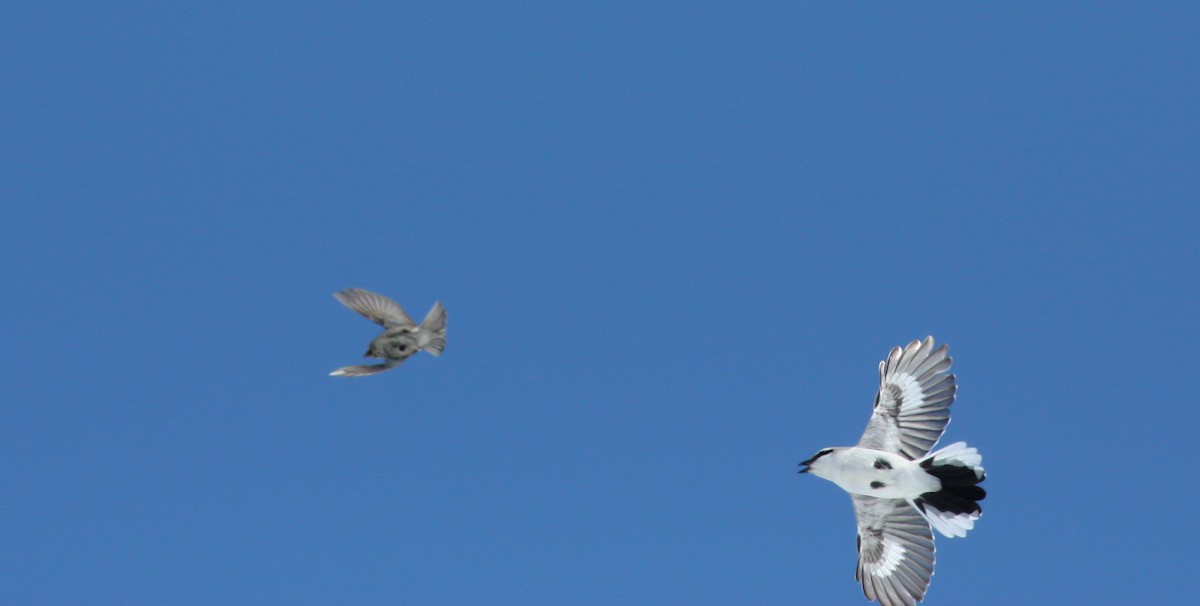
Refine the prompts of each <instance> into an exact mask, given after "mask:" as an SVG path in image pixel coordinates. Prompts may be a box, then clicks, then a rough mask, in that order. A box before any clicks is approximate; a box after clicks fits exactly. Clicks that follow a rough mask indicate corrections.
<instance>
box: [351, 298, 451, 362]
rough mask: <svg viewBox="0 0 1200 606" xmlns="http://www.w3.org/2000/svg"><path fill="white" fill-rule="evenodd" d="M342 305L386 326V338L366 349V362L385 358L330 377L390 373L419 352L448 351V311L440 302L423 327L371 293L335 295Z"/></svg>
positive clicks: (381, 336) (384, 331)
mask: <svg viewBox="0 0 1200 606" xmlns="http://www.w3.org/2000/svg"><path fill="white" fill-rule="evenodd" d="M333 297H334V298H335V299H337V300H338V301H341V303H342V305H345V306H346V307H349V308H350V309H353V310H354V311H357V312H358V313H360V314H362V315H363V317H365V318H367V319H368V320H370V321H372V322H375V323H376V324H379V325H380V326H383V334H381V335H379V336H378V337H375V340H373V341H371V345H370V346H368V347H367V353H365V354H363V357H364V358H383V363H382V364H371V365H365V366H346V367H343V368H339V369H337V370H335V371H333V372H331V373H329V374H330V375H332V376H335V377H364V376H367V375H373V374H375V373H379V372H383V371H385V370H391V369H393V368H395V367H397V366H399V365H400V364H402V363H403V362H404V361H405V360H407V359H409V358H410V357H412V355H413V354H415V353H417V352H418V351H427V352H429V353H431V354H433V355H435V356H440V355H442V350H444V349H445V348H446V308H445V307H442V303H441V302H440V301H439V302H437V303H434V304H433V309H430V310H429V314H428V315H426V316H425V319H424V320H422V321H421V324H420V326H418V325H417V323H416V322H413V321H412V318H410V317H408V314H406V313H404V309H403V308H402V307H400V304H399V303H396V302H395V301H393V300H391V299H389V298H387V297H385V296H383V295H381V294H378V293H373V292H371V291H369V290H363V289H361V288H349V289H346V290H343V291H339V292H335V293H333Z"/></svg>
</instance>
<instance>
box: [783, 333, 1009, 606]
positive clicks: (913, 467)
mask: <svg viewBox="0 0 1200 606" xmlns="http://www.w3.org/2000/svg"><path fill="white" fill-rule="evenodd" d="M948 349H949V347H948V346H947V345H944V344H943V345H942V346H941V347H939V348H937V349H934V348H933V337H926V338H925V340H924V341H913V342H912V343H909V344H908V346H907V347H904V348H900V347H896V348H894V349H892V351H891V352H890V353H888V356H887V359H886V360H884V361H882V362H880V363H879V393H878V394H877V395H876V396H875V412H874V413H873V414H872V415H871V420H870V422H868V423H867V430H866V431H865V432H863V435H862V438H861V439H859V441H858V444H856V445H854V446H838V447H833V448H824V449H821V450H820V451H818V452H817V454H815V455H813V457H812V458H811V459H809V460H807V461H804V462H803V463H801V464H800V465H801V466H802V468H801V469H800V473H812V475H814V476H817V477H819V478H824V479H826V480H829V481H831V482H833V483H834V484H837V485H838V486H840V487H841V488H842V490H845V491H846V492H848V493H850V499H851V501H852V502H853V504H854V516H855V518H856V519H857V521H858V567H857V569H856V570H855V572H854V578H855V580H857V581H859V582H860V583H862V588H863V593H864V594H866V596H867V599H868V600H877V601H878V602H879V603H880V604H881V605H882V606H914V605H915V604H916V603H917V602H920V601H921V600H922V599H924V598H925V592H926V590H927V589H928V588H929V580H930V578H931V577H932V576H933V564H934V545H933V532H932V530H930V528H931V527H932V528H935V529H937V531H938V532H940V533H942V534H943V535H945V536H947V537H964V536H966V535H967V531H968V530H971V529H972V528H974V527H975V520H977V519H979V516H980V515H982V513H983V510H982V509H981V508H980V507H979V501H981V500H983V498H984V497H985V496H986V493H985V492H984V490H983V488H981V487H979V486H978V484H979V483H980V482H982V481H983V480H984V478H985V477H986V474H985V473H984V470H983V466H982V464H983V457H982V456H981V455H980V454H979V452H978V451H977V450H975V449H974V448H971V447H969V446H967V445H966V443H965V442H955V443H954V444H951V445H949V446H946V447H944V448H942V449H940V450H937V451H934V452H930V450H931V449H932V448H933V446H934V445H935V444H937V441H938V439H939V438H941V436H942V432H943V431H945V429H946V425H947V424H948V423H949V422H950V405H951V404H953V403H954V392H955V390H956V389H957V386H956V385H955V383H954V375H952V374H949V370H950V363H951V359H950V356H949V355H948V354H947V350H948Z"/></svg>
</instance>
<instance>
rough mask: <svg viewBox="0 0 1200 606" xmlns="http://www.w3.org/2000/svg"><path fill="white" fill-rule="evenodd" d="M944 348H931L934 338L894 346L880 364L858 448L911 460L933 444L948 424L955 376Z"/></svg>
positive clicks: (944, 346) (922, 454)
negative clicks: (872, 403) (872, 408)
mask: <svg viewBox="0 0 1200 606" xmlns="http://www.w3.org/2000/svg"><path fill="white" fill-rule="evenodd" d="M948 350H949V347H948V346H947V345H942V346H941V347H939V348H937V349H934V348H933V337H926V338H925V340H924V341H913V342H912V343H909V344H908V346H907V347H905V348H903V349H901V348H899V347H896V348H893V349H892V351H891V352H890V353H888V357H887V359H886V360H884V361H882V362H880V363H879V393H878V394H877V395H876V396H875V412H874V414H872V415H871V420H870V422H868V423H867V430H866V431H865V432H863V435H862V439H860V440H859V442H858V446H859V447H861V448H873V449H875V450H883V451H886V452H892V453H895V454H898V455H901V456H903V457H905V458H907V459H909V460H916V459H919V458H921V457H923V456H925V455H926V454H927V453H929V450H930V449H931V448H933V445H934V444H937V441H938V439H939V438H941V437H942V432H943V431H945V430H946V425H947V424H949V423H950V405H951V404H953V403H954V392H955V389H956V387H955V384H954V375H952V374H948V371H949V370H950V364H951V359H950V356H949V354H948V353H947V352H948Z"/></svg>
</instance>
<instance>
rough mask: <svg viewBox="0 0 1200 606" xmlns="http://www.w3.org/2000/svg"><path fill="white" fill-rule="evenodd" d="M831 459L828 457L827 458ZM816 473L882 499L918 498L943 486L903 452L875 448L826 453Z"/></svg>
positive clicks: (863, 493)
mask: <svg viewBox="0 0 1200 606" xmlns="http://www.w3.org/2000/svg"><path fill="white" fill-rule="evenodd" d="M827 459H828V460H827ZM821 460H822V461H825V463H824V464H822V465H820V466H819V467H816V468H814V469H813V471H812V474H813V475H815V476H817V477H818V478H825V479H826V480H829V481H831V482H833V483H834V484H837V485H838V486H840V487H841V488H842V490H845V491H846V492H848V493H850V494H860V495H863V496H868V497H876V498H880V499H915V498H917V497H919V496H921V495H923V494H925V493H927V492H934V491H937V490H939V489H941V487H942V486H941V482H940V481H939V480H938V479H937V478H935V477H933V476H931V475H929V473H927V472H926V471H925V470H924V469H921V465H920V464H918V463H915V462H913V461H910V460H908V459H906V458H904V457H902V456H900V455H897V454H892V453H890V452H884V451H882V450H874V449H871V448H856V447H850V448H841V449H836V450H834V451H833V452H831V453H829V455H827V456H825V457H822V459H821Z"/></svg>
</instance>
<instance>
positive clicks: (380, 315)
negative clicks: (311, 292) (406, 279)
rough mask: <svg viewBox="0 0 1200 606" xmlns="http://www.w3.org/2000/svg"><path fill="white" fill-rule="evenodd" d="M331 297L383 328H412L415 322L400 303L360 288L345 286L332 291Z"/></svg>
mask: <svg viewBox="0 0 1200 606" xmlns="http://www.w3.org/2000/svg"><path fill="white" fill-rule="evenodd" d="M333 297H334V298H335V299H337V300H338V301H341V303H342V305H345V306H346V307H349V308H350V309H353V310H354V311H357V312H358V313H360V314H362V315H363V317H365V318H366V319H368V320H370V321H372V322H375V323H376V324H379V325H381V326H383V327H384V328H402V327H405V326H407V327H409V328H413V327H415V326H416V325H417V324H416V322H413V321H412V318H410V317H408V314H406V313H404V309H403V308H402V307H400V304H399V303H397V302H395V301H393V300H391V299H389V298H387V297H385V296H383V295H381V294H379V293H373V292H371V291H369V290H363V289H361V288H347V289H346V290H343V291H339V292H335V293H333Z"/></svg>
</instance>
